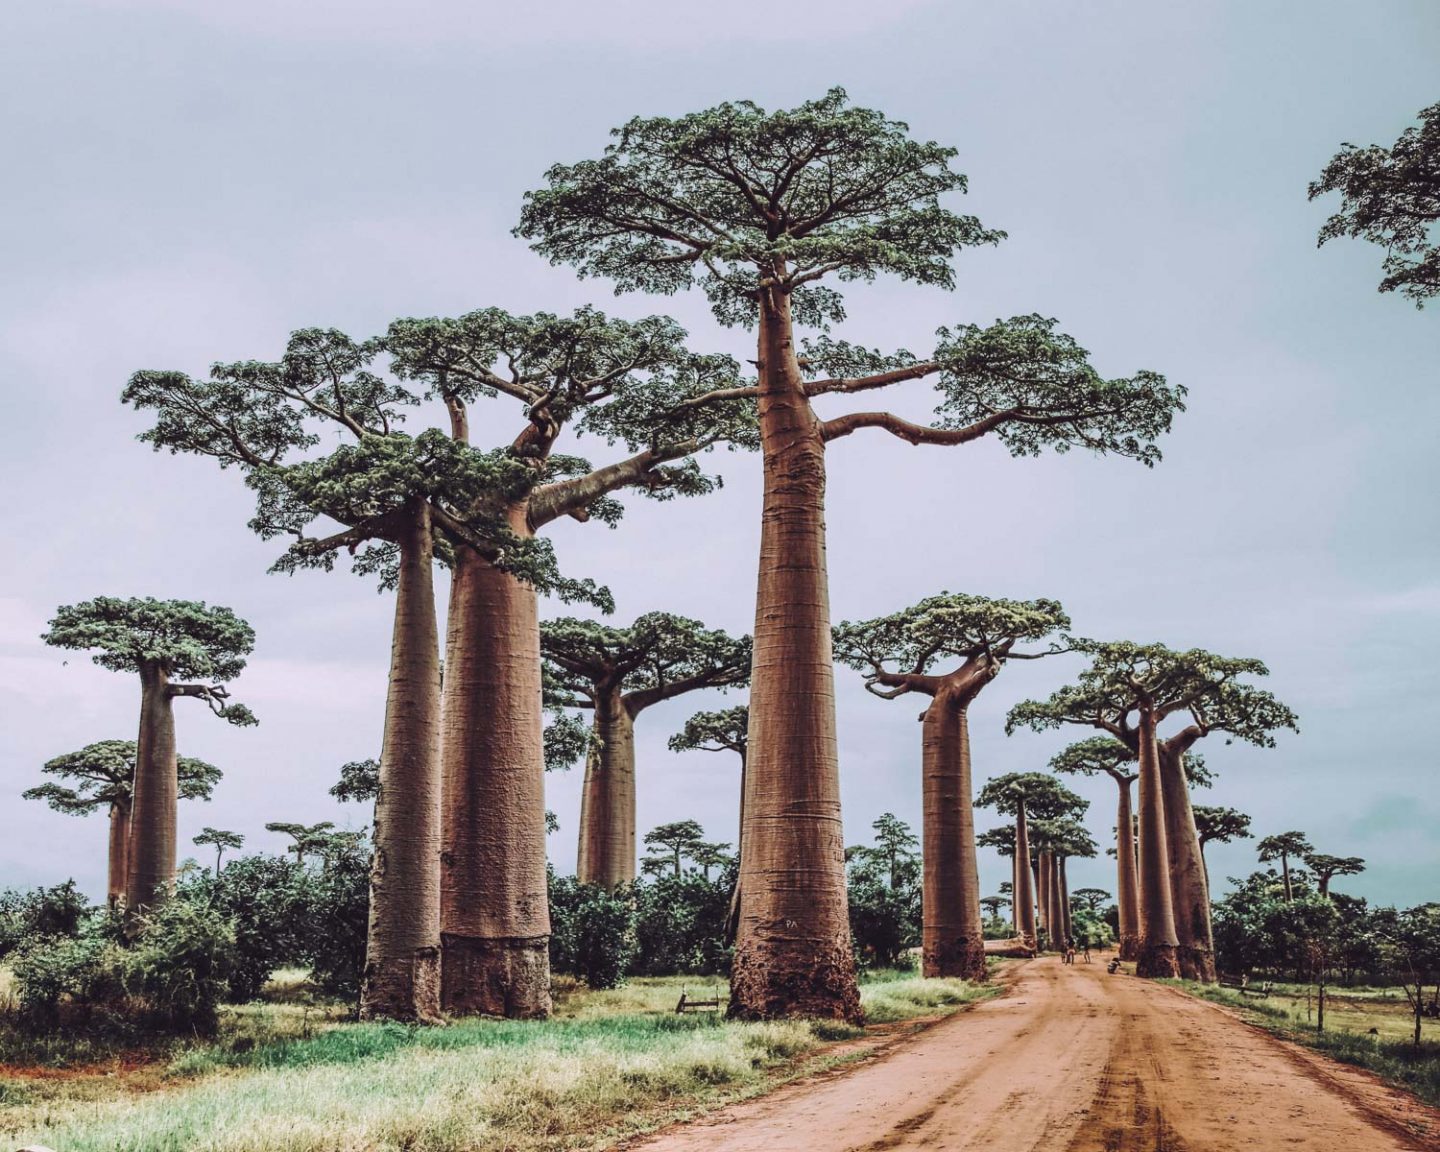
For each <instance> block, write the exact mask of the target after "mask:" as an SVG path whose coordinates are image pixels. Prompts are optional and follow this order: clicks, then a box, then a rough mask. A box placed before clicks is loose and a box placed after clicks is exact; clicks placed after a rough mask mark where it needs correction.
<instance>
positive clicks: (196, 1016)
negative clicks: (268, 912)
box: [13, 900, 235, 1035]
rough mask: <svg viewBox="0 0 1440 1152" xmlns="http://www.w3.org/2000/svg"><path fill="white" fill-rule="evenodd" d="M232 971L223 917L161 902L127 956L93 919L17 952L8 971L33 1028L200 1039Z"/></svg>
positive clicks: (106, 925) (100, 920) (230, 935)
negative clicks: (190, 1035)
mask: <svg viewBox="0 0 1440 1152" xmlns="http://www.w3.org/2000/svg"><path fill="white" fill-rule="evenodd" d="M234 963H235V937H234V931H233V928H232V926H231V924H230V922H229V921H228V920H227V919H226V918H225V917H224V916H222V915H221V914H220V913H218V912H216V911H215V910H213V909H209V908H205V907H202V906H198V905H195V904H192V903H190V902H188V901H183V900H170V901H166V902H165V903H164V904H163V905H162V906H161V907H160V908H158V909H156V910H155V911H154V912H153V913H150V914H149V915H147V916H146V917H145V918H144V919H143V921H142V922H141V924H140V928H139V931H138V933H137V934H136V935H135V937H134V939H133V941H132V942H131V943H130V944H129V946H128V947H127V946H125V945H123V944H122V943H121V942H120V939H119V934H118V932H117V931H115V929H114V924H113V921H112V920H111V919H109V918H106V917H99V916H97V917H92V918H91V919H90V920H89V921H88V922H86V923H85V924H84V925H82V927H81V930H80V931H79V932H78V933H77V934H76V935H74V936H67V937H41V938H37V939H35V940H33V941H31V942H30V943H28V944H26V945H25V946H24V947H22V948H21V949H20V950H19V951H18V952H17V953H16V954H15V957H14V963H13V969H14V977H15V987H16V990H17V995H18V999H19V1003H20V1008H21V1011H22V1013H23V1014H24V1016H25V1018H26V1019H27V1020H28V1021H29V1022H30V1023H31V1024H32V1025H33V1026H36V1027H41V1028H55V1027H57V1026H63V1027H66V1028H70V1029H77V1030H89V1029H96V1030H98V1031H100V1032H112V1033H113V1032H120V1033H126V1034H141V1035H143V1034H146V1033H152V1032H172V1033H173V1032H186V1033H199V1034H209V1033H212V1032H213V1031H214V1029H215V1024H216V1011H217V1008H218V1006H219V1003H220V1000H221V998H222V996H223V995H224V993H225V990H226V988H227V987H228V982H229V979H230V975H231V969H232V967H233V965H234Z"/></svg>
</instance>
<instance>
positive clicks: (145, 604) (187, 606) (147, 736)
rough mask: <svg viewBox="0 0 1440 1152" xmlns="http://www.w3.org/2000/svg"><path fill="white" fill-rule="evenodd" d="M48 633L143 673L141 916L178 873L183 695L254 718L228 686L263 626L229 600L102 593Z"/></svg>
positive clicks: (136, 801)
mask: <svg viewBox="0 0 1440 1152" xmlns="http://www.w3.org/2000/svg"><path fill="white" fill-rule="evenodd" d="M41 639H42V640H43V641H44V642H45V643H46V644H49V645H51V646H52V647H55V648H70V649H78V650H81V651H94V652H95V655H94V656H93V657H92V659H93V660H94V662H95V663H96V664H98V665H100V667H102V668H108V669H109V670H110V671H112V672H129V673H131V674H133V675H136V676H138V677H139V679H140V734H139V739H138V740H137V741H136V747H135V775H134V785H133V793H132V800H131V809H130V837H129V848H128V851H127V858H126V867H125V910H126V915H127V917H129V918H130V920H131V922H132V923H133V922H134V918H135V917H136V916H138V915H139V914H140V913H141V912H143V911H145V910H146V909H153V908H154V907H155V906H156V905H157V904H159V903H160V902H161V901H162V900H164V899H165V897H166V896H167V895H168V893H169V891H170V887H171V884H172V881H173V880H174V877H175V837H176V830H175V805H176V801H177V800H178V799H179V796H180V765H179V757H178V756H177V755H176V752H175V709H174V704H175V701H176V699H179V698H193V699H197V700H203V701H204V702H205V703H206V704H207V705H208V706H209V708H210V711H211V712H213V713H214V714H215V715H216V716H219V717H220V718H221V719H222V720H225V721H226V722H227V723H230V724H236V725H240V726H245V725H250V724H254V723H255V717H254V715H253V714H252V713H251V711H250V709H248V708H247V707H245V705H243V704H235V703H232V702H231V700H230V692H229V689H227V688H226V687H225V685H226V684H227V683H229V682H230V681H231V680H234V679H235V678H236V677H237V676H239V675H240V673H241V672H242V671H243V670H244V668H245V657H246V656H248V655H249V654H250V652H251V651H252V650H253V649H254V647H255V631H254V629H252V628H251V627H250V625H249V624H247V623H246V622H245V621H244V620H242V619H240V617H238V616H236V615H235V613H234V612H232V611H231V610H230V609H229V608H222V607H220V606H218V605H216V606H214V607H210V606H208V605H206V604H205V603H204V602H203V601H197V600H156V599H154V598H153V597H145V598H143V599H142V598H132V599H128V600H121V599H119V598H117V597H114V596H97V597H96V598H95V599H94V600H85V601H82V602H81V603H79V604H67V605H63V606H62V607H60V608H58V609H56V611H55V618H54V619H53V620H51V621H50V628H49V631H47V632H46V633H45V634H44V635H43V636H41ZM180 681H193V682H192V683H181V682H180Z"/></svg>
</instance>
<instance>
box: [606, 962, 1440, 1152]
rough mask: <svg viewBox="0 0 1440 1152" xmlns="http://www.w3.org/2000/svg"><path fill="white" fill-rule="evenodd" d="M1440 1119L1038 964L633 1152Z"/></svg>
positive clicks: (1178, 1144) (1362, 1150)
mask: <svg viewBox="0 0 1440 1152" xmlns="http://www.w3.org/2000/svg"><path fill="white" fill-rule="evenodd" d="M1437 1146H1440V1112H1436V1111H1435V1110H1433V1109H1429V1108H1427V1107H1425V1106H1424V1105H1422V1104H1420V1103H1418V1102H1416V1101H1415V1100H1414V1099H1413V1098H1412V1097H1409V1096H1407V1095H1405V1094H1404V1093H1401V1092H1397V1091H1394V1090H1392V1089H1389V1088H1386V1087H1385V1086H1383V1085H1382V1084H1381V1083H1380V1082H1379V1081H1377V1080H1375V1079H1374V1078H1373V1077H1371V1076H1369V1075H1368V1074H1367V1073H1364V1072H1360V1071H1357V1070H1354V1069H1351V1068H1348V1067H1345V1066H1342V1065H1339V1064H1335V1063H1332V1062H1330V1061H1328V1060H1325V1059H1324V1058H1322V1057H1319V1056H1316V1055H1313V1054H1311V1053H1309V1052H1306V1051H1304V1050H1303V1049H1300V1048H1297V1047H1295V1046H1293V1045H1290V1044H1287V1043H1285V1042H1284V1041H1281V1040H1277V1039H1275V1038H1274V1037H1271V1036H1269V1035H1268V1034H1266V1033H1264V1032H1262V1031H1260V1030H1258V1029H1255V1028H1252V1027H1250V1026H1249V1025H1247V1024H1245V1023H1243V1022H1242V1021H1240V1020H1238V1019H1237V1018H1236V1017H1234V1016H1233V1015H1231V1014H1230V1013H1229V1012H1228V1011H1226V1010H1225V1009H1223V1008H1219V1007H1216V1006H1215V1005H1212V1004H1207V1003H1205V1002H1203V1001H1200V1000H1196V999H1193V998H1191V997H1189V996H1187V995H1185V994H1184V993H1183V992H1180V991H1177V990H1176V989H1174V988H1169V987H1166V986H1165V985H1161V984H1153V983H1151V982H1149V981H1145V980H1137V979H1135V978H1133V977H1130V976H1125V975H1115V976H1109V975H1107V974H1106V969H1105V965H1104V964H1101V963H1094V964H1089V965H1087V964H1084V963H1078V964H1076V965H1075V966H1074V967H1067V966H1065V965H1063V964H1062V963H1061V962H1060V960H1058V959H1043V960H1037V961H1035V962H1033V963H1030V964H1026V965H1023V966H1021V967H1019V968H1018V970H1017V972H1016V975H1015V978H1014V982H1013V984H1012V985H1011V987H1010V989H1009V992H1008V994H1007V995H1005V996H1003V997H1000V998H999V999H996V1000H990V1001H986V1002H985V1003H982V1004H980V1005H978V1006H976V1007H975V1008H974V1009H972V1010H970V1011H968V1012H964V1013H961V1014H960V1015H958V1016H955V1017H953V1018H952V1019H949V1020H946V1021H944V1022H943V1023H940V1024H938V1025H936V1026H935V1027H933V1028H931V1029H930V1030H928V1031H927V1032H925V1033H924V1034H923V1035H922V1036H920V1037H919V1038H917V1039H916V1040H915V1041H913V1042H912V1043H909V1044H905V1045H902V1046H898V1047H896V1048H895V1049H892V1050H891V1051H890V1053H889V1054H888V1055H887V1056H885V1057H883V1058H881V1059H879V1060H877V1061H876V1062H874V1063H872V1064H868V1065H864V1066H862V1067H860V1068H859V1069H858V1070H856V1071H854V1072H853V1073H850V1074H846V1075H839V1076H835V1077H832V1078H829V1079H826V1080H823V1081H821V1082H820V1083H819V1084H818V1085H817V1084H816V1083H815V1082H814V1081H811V1082H808V1083H803V1082H802V1083H798V1084H794V1085H791V1086H789V1087H787V1088H784V1089H782V1090H780V1091H779V1092H776V1093H774V1094H772V1095H770V1096H767V1097H765V1098H763V1099H761V1100H757V1101H751V1102H748V1103H744V1104H740V1105H737V1106H735V1107H732V1108H728V1109H725V1110H723V1111H721V1112H717V1113H714V1114H713V1115H711V1116H710V1117H707V1118H706V1119H705V1120H704V1121H701V1122H699V1123H696V1124H691V1125H686V1126H683V1127H678V1128H672V1129H669V1130H668V1131H666V1132H662V1133H660V1134H659V1135H658V1136H656V1137H653V1138H651V1139H649V1140H646V1141H643V1142H640V1143H637V1144H635V1145H633V1146H632V1148H634V1149H635V1150H636V1152H639V1150H640V1149H644V1150H647V1152H689V1150H690V1149H695V1150H697V1152H699V1150H701V1149H703V1150H704V1152H750V1150H751V1149H754V1150H756V1152H759V1150H762V1149H763V1150H765V1152H787V1150H790V1149H795V1150H797V1152H799V1150H805V1152H811V1150H813V1149H816V1148H821V1147H823V1148H831V1149H835V1150H836V1152H840V1150H841V1149H844V1150H845V1152H880V1150H881V1149H905V1148H944V1149H946V1150H947V1152H957V1150H960V1149H995V1150H997V1152H999V1150H1003V1152H1024V1150H1027V1149H1032V1148H1033V1149H1046V1150H1048V1152H1066V1150H1068V1152H1091V1150H1096V1152H1098V1150H1100V1149H1104V1150H1105V1152H1141V1150H1144V1152H1155V1150H1161V1149H1163V1150H1165V1152H1186V1150H1189V1152H1228V1150H1229V1149H1245V1150H1246V1152H1270V1150H1271V1149H1277V1150H1278V1149H1282V1148H1283V1149H1285V1150H1286V1152H1310V1150H1312V1149H1313V1150H1314V1152H1334V1150H1335V1149H1345V1150H1346V1152H1391V1150H1394V1149H1407V1150H1411V1149H1434V1148H1436V1147H1437Z"/></svg>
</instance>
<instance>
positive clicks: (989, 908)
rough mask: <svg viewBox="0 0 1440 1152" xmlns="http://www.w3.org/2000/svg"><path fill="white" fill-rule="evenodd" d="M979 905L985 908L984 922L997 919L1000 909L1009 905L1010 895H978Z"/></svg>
mask: <svg viewBox="0 0 1440 1152" xmlns="http://www.w3.org/2000/svg"><path fill="white" fill-rule="evenodd" d="M980 907H981V908H983V909H984V910H985V920H986V923H989V922H990V921H992V920H999V919H1000V911H1001V909H1004V908H1008V907H1010V897H1008V896H982V897H980Z"/></svg>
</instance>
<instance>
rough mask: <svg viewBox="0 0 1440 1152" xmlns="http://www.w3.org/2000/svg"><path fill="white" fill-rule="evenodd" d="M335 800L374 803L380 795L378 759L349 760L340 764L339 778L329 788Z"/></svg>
mask: <svg viewBox="0 0 1440 1152" xmlns="http://www.w3.org/2000/svg"><path fill="white" fill-rule="evenodd" d="M330 795H331V796H334V797H335V799H337V800H343V801H353V802H354V803H357V804H366V803H374V801H375V798H376V797H377V796H379V795H380V761H378V760H351V761H350V762H349V763H348V764H342V765H340V779H339V780H338V781H337V782H336V783H335V784H334V785H333V786H332V787H331V788H330Z"/></svg>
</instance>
